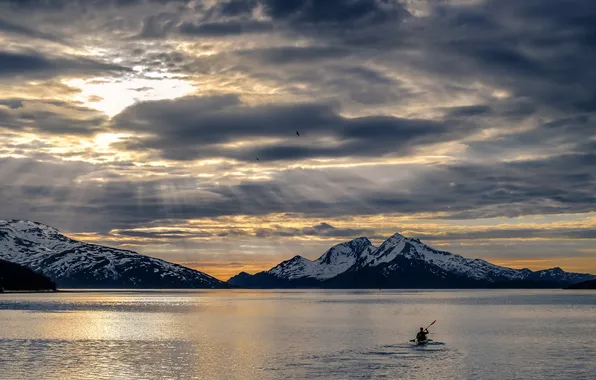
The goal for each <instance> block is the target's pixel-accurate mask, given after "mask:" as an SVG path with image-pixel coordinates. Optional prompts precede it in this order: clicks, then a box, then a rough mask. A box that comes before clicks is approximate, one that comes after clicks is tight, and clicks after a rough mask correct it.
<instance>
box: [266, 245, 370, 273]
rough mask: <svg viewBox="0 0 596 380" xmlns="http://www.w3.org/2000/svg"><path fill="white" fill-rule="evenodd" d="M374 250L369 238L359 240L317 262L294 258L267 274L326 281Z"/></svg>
mask: <svg viewBox="0 0 596 380" xmlns="http://www.w3.org/2000/svg"><path fill="white" fill-rule="evenodd" d="M374 250H375V247H374V246H373V245H372V243H371V242H370V241H369V240H368V239H367V238H358V239H354V240H352V241H349V242H345V243H341V244H337V245H335V246H333V247H331V248H330V249H329V250H328V251H327V252H325V253H324V254H323V255H322V256H321V257H319V258H318V259H317V260H315V261H311V260H309V259H307V258H304V257H302V256H294V257H293V258H292V259H290V260H286V261H284V262H282V263H280V264H279V265H277V266H276V267H274V268H272V269H270V270H269V271H267V272H266V273H268V274H271V275H273V276H275V277H277V278H285V279H288V280H296V279H298V278H304V277H309V278H314V279H318V280H326V279H329V278H332V277H335V276H337V275H338V274H340V273H343V272H345V271H346V270H348V269H349V268H351V267H352V266H353V265H354V264H355V263H356V261H358V259H360V257H362V256H363V255H364V256H368V255H369V254H370V253H371V252H372V251H374Z"/></svg>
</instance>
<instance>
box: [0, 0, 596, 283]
mask: <svg viewBox="0 0 596 380" xmlns="http://www.w3.org/2000/svg"><path fill="white" fill-rule="evenodd" d="M594 19H596V3H595V2H594V1H593V0H565V1H563V0H559V1H554V0H524V1H519V0H219V1H218V0H193V1H188V0H179V1H166V0H79V1H77V0H0V41H1V45H0V141H2V144H0V210H1V215H0V218H4V219H11V218H14V219H30V220H35V221H39V222H43V223H47V224H50V225H52V226H54V227H56V228H58V229H60V230H61V231H63V232H65V233H67V234H69V235H71V236H73V237H75V238H79V239H82V240H85V241H88V242H95V243H101V244H107V245H111V246H117V247H122V248H127V249H132V250H136V251H138V252H141V253H145V254H148V255H153V256H158V257H162V258H164V259H167V260H172V261H175V262H179V263H184V264H186V265H189V266H191V267H194V268H198V269H201V270H204V271H206V272H208V273H210V274H213V275H215V276H217V277H220V278H222V279H226V278H227V277H229V276H230V275H232V274H235V273H238V272H239V271H241V270H246V271H248V272H254V271H257V270H261V269H266V268H269V267H271V266H272V265H274V264H276V263H277V262H279V261H281V260H282V259H287V258H289V257H291V256H293V255H295V254H302V255H304V256H306V257H309V258H316V257H318V256H319V255H320V254H322V253H323V251H324V250H325V249H326V248H328V247H329V246H330V245H332V244H335V243H338V242H341V241H345V240H349V239H351V238H355V237H358V236H368V237H370V238H371V239H372V240H373V241H374V242H375V243H378V242H380V241H382V239H383V238H385V237H387V236H388V235H390V234H392V233H394V232H401V233H403V234H404V235H409V236H416V237H420V238H421V239H422V240H423V241H426V242H428V243H430V244H432V245H433V246H436V247H440V248H443V249H446V250H450V251H452V252H456V253H460V254H463V255H466V256H470V257H480V258H485V259H489V260H491V261H493V262H496V263H499V264H505V265H510V266H514V267H529V268H532V269H537V268H545V267H552V266H561V267H562V268H564V269H567V270H575V271H590V272H592V273H596V212H595V211H596V70H595V69H594V62H596V24H595V23H594ZM296 131H299V132H300V136H298V135H297V134H296ZM257 158H258V160H257Z"/></svg>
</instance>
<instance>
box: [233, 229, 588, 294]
mask: <svg viewBox="0 0 596 380" xmlns="http://www.w3.org/2000/svg"><path fill="white" fill-rule="evenodd" d="M593 278H596V276H593V275H590V274H578V273H568V272H565V271H563V270H561V269H560V268H553V269H548V270H543V271H537V272H533V271H531V270H529V269H511V268H506V267H502V266H498V265H494V264H491V263H489V262H488V261H485V260H480V259H468V258H465V257H463V256H460V255H456V254H452V253H449V252H445V251H440V250H436V249H434V248H432V247H430V246H428V245H426V244H424V243H422V242H421V241H420V240H419V239H414V238H408V237H405V236H403V235H400V234H394V235H393V236H391V237H390V238H388V239H387V240H386V241H385V242H383V244H381V246H380V247H378V248H377V247H374V246H373V245H372V243H371V242H370V241H369V240H368V239H366V238H358V239H356V240H353V241H350V242H346V243H342V244H338V245H336V246H334V247H333V248H331V249H330V250H329V251H327V252H326V253H325V254H324V255H323V256H321V257H320V258H319V259H317V260H315V261H311V260H308V259H306V258H304V257H301V256H296V257H294V258H292V259H290V260H287V261H284V262H282V263H281V264H279V265H277V266H276V267H274V268H272V269H270V270H269V271H266V272H260V273H257V274H255V275H249V274H247V273H241V274H239V275H238V276H234V277H232V278H231V279H230V280H229V283H231V284H233V285H236V286H245V287H304V286H307V287H333V288H379V287H389V288H408V287H410V288H411V287H420V288H429V287H438V288H440V287H465V288H469V287H512V286H519V287H553V286H559V285H566V284H571V283H576V282H581V281H585V280H589V279H593Z"/></svg>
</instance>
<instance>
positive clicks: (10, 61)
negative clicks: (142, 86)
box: [0, 51, 129, 79]
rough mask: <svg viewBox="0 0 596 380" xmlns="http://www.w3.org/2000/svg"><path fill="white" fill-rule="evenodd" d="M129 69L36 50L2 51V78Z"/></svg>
mask: <svg viewBox="0 0 596 380" xmlns="http://www.w3.org/2000/svg"><path fill="white" fill-rule="evenodd" d="M126 71H129V69H127V68H125V67H122V66H119V65H113V64H107V63H101V62H97V61H94V60H92V59H88V58H80V57H50V56H44V55H41V54H38V53H35V52H20V53H17V52H8V51H0V79H1V78H2V77H10V78H13V77H14V76H21V75H26V76H29V77H48V76H56V75H76V74H78V75H92V74H101V73H109V72H126Z"/></svg>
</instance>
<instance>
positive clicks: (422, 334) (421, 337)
mask: <svg viewBox="0 0 596 380" xmlns="http://www.w3.org/2000/svg"><path fill="white" fill-rule="evenodd" d="M436 322H437V320H436V319H435V320H434V321H433V323H431V324H430V325H428V327H430V326H432V325H434V324H435V323H436ZM428 327H427V328H424V327H421V328H420V331H418V334H416V339H412V340H410V342H414V343H416V344H426V343H428V342H432V339H428V338H427V335H428V334H430V332H429V331H428Z"/></svg>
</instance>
